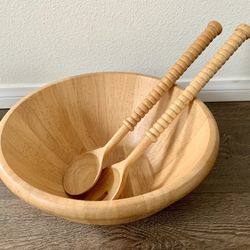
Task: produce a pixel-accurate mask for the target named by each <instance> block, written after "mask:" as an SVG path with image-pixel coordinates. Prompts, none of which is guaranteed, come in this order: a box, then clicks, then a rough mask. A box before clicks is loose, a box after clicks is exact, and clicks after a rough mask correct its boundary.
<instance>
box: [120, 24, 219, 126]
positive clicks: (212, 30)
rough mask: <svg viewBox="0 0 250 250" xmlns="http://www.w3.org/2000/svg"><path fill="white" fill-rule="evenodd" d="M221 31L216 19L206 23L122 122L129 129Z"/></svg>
mask: <svg viewBox="0 0 250 250" xmlns="http://www.w3.org/2000/svg"><path fill="white" fill-rule="evenodd" d="M221 31H222V26H221V24H220V23H218V22H217V21H211V22H209V23H208V26H207V27H206V29H205V30H204V31H203V32H202V33H201V34H200V35H199V36H198V37H197V38H196V40H195V41H194V42H193V43H192V45H191V46H190V47H189V48H188V49H187V50H186V51H185V52H184V54H182V56H181V57H180V58H179V59H178V60H177V61H176V63H175V64H174V65H173V66H172V68H170V70H169V71H168V72H167V73H166V75H165V76H164V77H162V79H161V81H160V82H159V84H158V85H157V86H156V87H155V88H153V89H152V90H151V91H150V92H149V94H148V96H147V97H146V98H145V99H144V100H143V102H142V103H141V104H140V105H139V106H138V107H137V108H136V109H135V110H134V111H133V113H132V114H131V115H130V117H128V118H126V119H125V120H124V121H123V124H124V125H125V126H127V127H128V129H129V130H130V131H132V130H133V129H134V127H135V126H136V124H137V123H138V122H139V121H140V120H141V119H142V118H143V117H144V116H145V115H146V114H147V113H148V111H149V110H150V109H151V108H152V107H153V106H154V105H155V104H156V103H157V102H158V101H159V100H160V98H161V97H162V96H163V95H164V94H165V93H166V92H167V91H168V90H169V89H170V88H171V87H172V86H173V85H174V84H175V82H176V80H177V79H179V78H180V77H181V76H182V75H183V73H184V72H185V71H186V70H187V69H188V67H189V66H190V65H191V64H192V63H193V62H194V61H195V59H196V58H197V57H198V56H199V55H200V54H201V53H202V52H203V51H204V50H205V49H206V47H207V46H208V45H209V44H210V43H211V42H212V41H213V40H214V38H215V37H216V36H218V35H219V34H220V33H221Z"/></svg>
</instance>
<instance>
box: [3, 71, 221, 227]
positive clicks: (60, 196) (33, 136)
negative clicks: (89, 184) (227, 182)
mask: <svg viewBox="0 0 250 250" xmlns="http://www.w3.org/2000/svg"><path fill="white" fill-rule="evenodd" d="M158 81H159V79H158V78H155V77H150V76H145V75H140V74H133V73H118V72H117V73H93V74H85V75H80V76H76V77H71V78H69V79H66V80H63V81H59V82H56V83H53V84H50V85H47V86H45V87H43V88H42V89H40V90H38V91H36V92H34V93H32V94H31V95H29V96H27V97H25V98H23V99H22V100H21V101H20V102H19V103H17V104H16V105H15V106H14V107H13V108H12V109H10V111H9V112H8V113H7V114H6V116H5V117H4V118H3V120H2V121H1V126H0V145H1V148H0V160H1V168H0V177H1V179H2V180H3V182H4V183H5V184H6V186H7V187H8V188H9V189H10V190H11V191H12V192H13V193H15V194H16V195H17V196H19V197H20V198H22V199H23V200H25V201H26V202H28V203H29V204H31V205H33V206H35V207H37V208H40V209H41V210H44V211H46V212H48V213H51V214H54V215H57V216H60V217H63V218H66V219H69V220H72V221H76V222H80V223H92V224H119V223H126V222H130V221H134V220H138V219H140V218H144V217H147V216H149V215H152V214H154V213H156V212H157V211H159V210H161V209H163V208H165V207H167V206H168V205H170V204H171V203H173V202H175V201H177V200H178V199H180V198H182V197H183V196H184V195H186V194H187V193H189V192H190V191H191V190H193V189H194V188H195V187H196V186H197V185H198V184H199V183H200V182H201V181H202V180H203V179H204V177H205V176H206V175H207V174H208V172H209V171H210V169H211V167H212V165H213V163H214V161H215V158H216V155H217V151H218V145H219V139H218V138H219V137H218V129H217V125H216V122H215V120H214V118H213V116H212V114H211V113H210V112H209V110H208V109H207V107H206V106H205V105H204V104H203V103H202V102H201V101H200V100H195V101H194V102H193V103H192V105H190V106H189V107H187V108H186V109H185V111H184V112H183V113H182V114H181V115H180V116H179V118H178V119H177V120H176V121H175V122H174V123H173V124H172V125H171V126H170V127H169V128H168V129H167V130H166V131H165V132H164V134H163V135H162V136H161V137H160V138H159V140H158V142H156V143H155V144H153V145H152V146H151V147H150V148H149V149H148V150H147V151H146V152H145V154H144V155H143V157H141V158H140V159H139V160H138V161H137V162H136V164H135V165H134V167H133V169H131V171H130V173H129V179H128V183H127V186H126V188H125V190H124V192H123V194H122V198H121V199H119V200H114V201H84V200H80V199H73V198H71V197H69V196H68V195H67V194H66V193H65V192H64V189H63V186H62V177H63V174H64V171H65V169H66V168H67V164H68V163H69V162H70V161H71V159H72V157H73V156H74V155H76V154H80V153H81V152H84V151H88V150H91V149H93V148H97V147H101V146H103V145H104V144H105V142H107V141H108V139H109V138H110V137H111V136H112V134H113V133H114V132H115V131H116V130H117V129H118V127H119V126H120V125H121V122H122V120H123V119H124V118H125V117H127V116H128V115H130V113H131V111H132V110H133V109H134V108H135V107H136V106H137V104H139V103H140V102H141V101H142V100H143V98H144V97H145V96H146V94H147V93H148V92H149V90H150V89H151V88H152V87H153V86H155V85H156V84H157V83H158ZM181 91H182V90H181V89H180V88H179V87H177V86H175V87H174V88H173V89H172V90H171V91H170V92H169V93H168V94H166V95H165V96H164V97H163V98H162V100H161V101H160V102H159V103H158V104H157V105H156V106H155V107H154V108H153V109H152V110H151V112H149V114H148V115H147V116H146V117H145V118H144V119H143V120H142V121H141V123H139V124H138V126H137V127H136V129H135V130H134V131H133V132H132V133H130V134H129V135H128V136H127V137H126V138H125V139H124V140H123V141H122V142H121V143H120V145H119V146H118V147H117V148H116V149H115V150H114V152H113V154H112V155H111V157H110V162H115V161H118V160H121V159H124V157H125V156H126V155H127V154H128V152H130V150H131V149H132V148H133V147H135V145H136V144H137V143H138V142H139V141H140V139H141V138H142V136H143V135H144V133H145V132H146V130H147V129H148V128H149V127H150V126H151V125H152V123H153V122H154V121H156V119H157V118H158V117H159V116H160V115H161V114H162V112H163V111H164V110H165V109H166V108H167V106H169V105H170V103H171V102H173V100H174V99H175V98H176V96H177V95H178V94H179V93H181Z"/></svg>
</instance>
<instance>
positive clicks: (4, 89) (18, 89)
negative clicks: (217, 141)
mask: <svg viewBox="0 0 250 250" xmlns="http://www.w3.org/2000/svg"><path fill="white" fill-rule="evenodd" d="M189 82H190V80H189V79H185V80H182V81H179V82H178V84H179V85H181V86H182V87H185V86H186V85H187V84H188V83H189ZM42 85H44V84H22V83H20V84H0V109H6V108H10V107H12V106H13V105H14V104H15V103H16V102H17V101H18V100H20V99H21V98H22V97H24V96H25V95H27V94H28V93H30V92H31V91H34V90H37V89H39V88H40V87H41V86H42ZM199 98H200V99H201V100H203V101H205V102H228V101H250V79H238V80H237V79H236V80H232V79H215V80H212V81H210V82H209V83H208V84H207V86H206V87H205V88H204V89H203V90H202V91H201V93H200V95H199Z"/></svg>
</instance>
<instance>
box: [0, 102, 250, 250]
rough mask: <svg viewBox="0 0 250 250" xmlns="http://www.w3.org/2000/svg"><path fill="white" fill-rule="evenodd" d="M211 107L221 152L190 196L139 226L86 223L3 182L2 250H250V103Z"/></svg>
mask: <svg viewBox="0 0 250 250" xmlns="http://www.w3.org/2000/svg"><path fill="white" fill-rule="evenodd" d="M206 105H208V107H209V109H210V111H211V112H212V114H213V115H214V117H215V119H216V121H217V124H218V127H219V131H220V135H221V136H220V150H219V155H218V158H217V160H216V163H215V165H214V167H213V169H212V171H211V172H210V173H209V175H208V177H207V178H206V179H205V180H204V181H203V182H202V183H201V185H199V186H198V187H197V188H196V189H195V190H194V191H193V192H192V193H191V194H189V195H187V196H186V197H184V198H183V199H181V200H179V201H177V202H176V203H174V204H173V205H171V206H169V207H168V208H166V209H164V210H162V211H161V212H159V213H157V214H155V215H153V216H150V217H148V218H145V219H142V220H140V221H137V222H131V223H129V224H123V225H115V226H97V225H82V224H77V223H71V222H70V221H66V220H62V219H60V218H57V217H55V216H51V215H49V214H46V213H42V212H41V211H39V210H37V209H36V208H34V207H32V206H29V205H28V204H27V203H25V202H23V201H22V200H20V199H19V198H18V197H16V196H15V195H13V194H12V193H11V192H10V191H9V190H8V189H7V188H6V186H5V185H4V184H3V183H2V182H1V181H0V197H1V199H0V225H1V227H0V249H1V250H12V249H14V250H19V249H20V250H23V249H25V250H34V246H35V249H36V250H44V249H50V250H58V249H61V250H68V249H75V250H78V249H79V250H82V249H91V250H92V249H93V250H95V249H102V250H110V249H121V250H128V249H129V250H130V249H131V250H134V249H157V250H160V249H188V250H197V249H209V250H211V249H216V250H225V249H237V250H238V249H242V250H245V249H250V242H249V238H250V182H249V179H250V168H249V164H250V158H249V155H250V133H249V124H250V102H220V103H207V104H206ZM3 112H4V111H2V112H1V110H0V119H1V113H3ZM225 211H226V212H225ZM83 235H84V237H83Z"/></svg>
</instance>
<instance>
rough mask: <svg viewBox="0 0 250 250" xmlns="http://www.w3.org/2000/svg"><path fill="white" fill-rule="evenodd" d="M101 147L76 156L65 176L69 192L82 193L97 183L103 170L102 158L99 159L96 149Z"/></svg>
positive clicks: (65, 188) (72, 193)
mask: <svg viewBox="0 0 250 250" xmlns="http://www.w3.org/2000/svg"><path fill="white" fill-rule="evenodd" d="M101 149H102V148H100V149H97V150H93V151H89V152H87V153H85V154H80V155H77V156H76V157H74V159H73V160H72V162H71V163H70V164H69V165H70V166H69V167H68V168H67V169H66V171H65V174H64V176H63V187H64V190H65V191H66V192H67V193H68V194H70V195H80V194H81V193H82V192H86V191H88V190H89V189H90V187H92V186H93V185H94V184H95V183H96V181H97V180H98V178H99V176H100V173H101V170H102V168H101V164H102V158H101V159H99V157H98V154H96V153H97V152H96V151H101ZM72 184H74V185H72Z"/></svg>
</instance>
